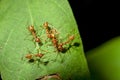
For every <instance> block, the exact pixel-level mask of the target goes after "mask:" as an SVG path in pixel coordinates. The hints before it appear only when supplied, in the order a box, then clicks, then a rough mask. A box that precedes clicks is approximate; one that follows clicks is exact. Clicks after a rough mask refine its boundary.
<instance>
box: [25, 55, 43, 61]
mask: <svg viewBox="0 0 120 80" xmlns="http://www.w3.org/2000/svg"><path fill="white" fill-rule="evenodd" d="M43 56H44V54H42V53H37V54H34V55H32V54H30V53H29V54H27V55H26V56H25V58H27V59H29V62H34V61H36V60H37V59H36V60H35V57H36V58H37V57H38V58H42V57H43Z"/></svg>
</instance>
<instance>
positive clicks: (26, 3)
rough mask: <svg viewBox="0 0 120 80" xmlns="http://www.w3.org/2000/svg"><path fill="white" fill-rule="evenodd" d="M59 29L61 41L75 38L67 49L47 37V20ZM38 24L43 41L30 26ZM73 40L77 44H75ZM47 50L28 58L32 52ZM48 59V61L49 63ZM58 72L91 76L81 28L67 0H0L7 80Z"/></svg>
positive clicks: (0, 52)
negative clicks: (60, 50)
mask: <svg viewBox="0 0 120 80" xmlns="http://www.w3.org/2000/svg"><path fill="white" fill-rule="evenodd" d="M46 21H47V22H48V23H49V24H50V26H51V27H52V28H54V29H56V30H57V32H58V37H59V38H58V39H59V42H65V41H66V40H67V39H68V36H69V35H74V36H75V39H74V40H73V41H71V44H70V43H69V44H67V45H65V46H64V47H67V49H68V50H67V51H66V52H65V53H61V52H57V51H56V49H55V47H54V46H53V44H52V42H51V41H50V40H49V39H48V38H47V37H46V33H45V29H44V28H43V23H44V22H46ZM30 25H34V28H35V30H36V32H37V36H39V37H40V39H41V41H43V45H39V44H37V43H36V42H35V41H34V40H33V37H32V35H31V34H30V32H29V31H28V29H27V27H28V26H30ZM72 44H73V45H72ZM38 50H39V52H41V53H43V54H44V56H43V58H41V59H37V58H36V57H34V59H35V61H34V62H29V59H27V58H25V56H26V55H27V54H28V53H31V54H32V55H35V54H36V53H37V52H38ZM45 62H47V64H46V65H45ZM55 73H58V74H59V75H60V77H61V78H62V79H63V80H68V79H72V80H83V79H87V77H89V71H88V68H87V63H86V60H85V57H84V52H83V47H82V42H81V38H80V36H79V31H78V28H77V25H76V22H75V20H74V16H73V14H72V11H71V8H70V6H69V3H68V1H67V0H0V74H1V77H2V79H3V80H35V79H37V78H40V77H43V76H45V75H49V74H55Z"/></svg>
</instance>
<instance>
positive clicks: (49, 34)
mask: <svg viewBox="0 0 120 80" xmlns="http://www.w3.org/2000/svg"><path fill="white" fill-rule="evenodd" d="M43 26H44V28H45V30H46V34H47V37H48V38H50V39H52V38H53V37H54V36H55V34H56V33H57V31H56V30H55V29H52V28H50V27H49V24H48V22H45V23H44V24H43Z"/></svg>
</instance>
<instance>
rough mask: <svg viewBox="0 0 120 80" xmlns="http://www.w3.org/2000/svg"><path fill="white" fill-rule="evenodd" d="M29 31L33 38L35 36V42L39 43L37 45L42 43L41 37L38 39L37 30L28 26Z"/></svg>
mask: <svg viewBox="0 0 120 80" xmlns="http://www.w3.org/2000/svg"><path fill="white" fill-rule="evenodd" d="M28 30H29V31H30V32H31V34H32V36H33V38H34V40H35V42H37V43H39V44H40V43H41V40H40V38H39V37H37V35H36V30H35V29H34V26H32V25H31V26H28Z"/></svg>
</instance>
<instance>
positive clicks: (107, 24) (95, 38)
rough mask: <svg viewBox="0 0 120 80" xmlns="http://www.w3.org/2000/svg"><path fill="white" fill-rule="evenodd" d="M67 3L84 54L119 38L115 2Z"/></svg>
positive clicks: (81, 0)
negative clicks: (78, 33) (71, 11)
mask: <svg viewBox="0 0 120 80" xmlns="http://www.w3.org/2000/svg"><path fill="white" fill-rule="evenodd" d="M69 3H70V5H71V8H72V10H73V14H74V16H75V19H76V21H77V24H78V27H79V31H80V34H81V37H82V41H83V46H84V51H85V52H87V51H89V50H91V49H93V48H95V47H97V46H99V45H100V44H102V43H104V42H106V41H108V40H110V39H112V38H114V37H117V36H120V29H118V27H120V25H119V26H118V23H117V22H118V20H119V18H118V16H117V13H118V10H119V9H118V10H117V4H116V3H117V2H116V3H115V2H113V1H106V0H104V1H99V0H97V1H93V0H69ZM117 19H118V20H117Z"/></svg>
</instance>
